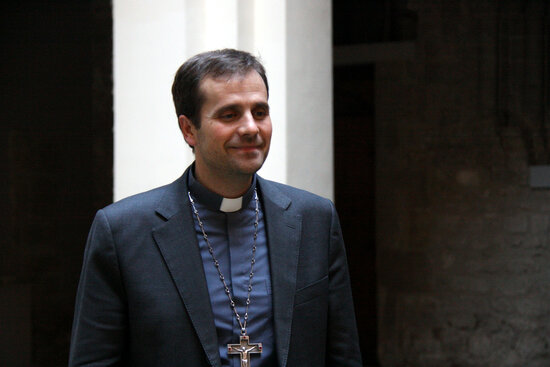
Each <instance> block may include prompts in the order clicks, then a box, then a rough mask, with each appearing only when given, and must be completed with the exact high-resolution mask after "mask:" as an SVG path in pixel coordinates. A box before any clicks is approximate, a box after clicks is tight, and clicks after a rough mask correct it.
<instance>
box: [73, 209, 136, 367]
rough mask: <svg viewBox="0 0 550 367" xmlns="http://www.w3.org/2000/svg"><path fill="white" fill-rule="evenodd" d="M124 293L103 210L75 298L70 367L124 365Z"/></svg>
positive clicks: (93, 230) (90, 238) (94, 227)
mask: <svg viewBox="0 0 550 367" xmlns="http://www.w3.org/2000/svg"><path fill="white" fill-rule="evenodd" d="M126 329H127V314H126V302H125V296H124V289H123V285H122V281H121V276H120V272H119V266H118V258H117V253H116V249H115V246H114V243H113V237H112V234H111V228H110V226H109V223H108V221H107V218H106V216H105V214H104V213H103V211H102V210H100V211H99V212H98V213H97V215H96V217H95V219H94V222H93V224H92V228H91V230H90V234H89V235H88V242H87V244H86V250H85V252H84V263H83V266H82V273H81V275H80V283H79V286H78V292H77V296H76V305H75V314H74V321H73V329H72V336H71V350H70V355H69V367H73V366H87V365H93V366H117V365H121V363H122V360H123V355H124V351H125V350H126Z"/></svg>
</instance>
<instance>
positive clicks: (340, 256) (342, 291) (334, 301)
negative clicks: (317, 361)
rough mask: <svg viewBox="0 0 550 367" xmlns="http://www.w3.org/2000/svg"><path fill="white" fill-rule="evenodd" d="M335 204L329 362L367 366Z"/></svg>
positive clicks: (331, 258) (349, 365)
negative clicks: (360, 345)
mask: <svg viewBox="0 0 550 367" xmlns="http://www.w3.org/2000/svg"><path fill="white" fill-rule="evenodd" d="M331 207H332V221H331V234H330V248H329V252H330V253H329V314H328V334H327V338H328V339H327V349H326V351H327V358H326V362H327V363H326V365H327V366H331V367H337V366H342V367H344V366H345V367H352V366H357V367H360V366H363V364H362V362H361V352H360V350H359V338H358V335H357V325H356V322H355V312H354V307H353V299H352V295H351V285H350V279H349V273H348V264H347V259H346V251H345V248H344V240H343V238H342V231H341V228H340V221H339V219H338V214H337V213H336V209H335V208H334V204H331Z"/></svg>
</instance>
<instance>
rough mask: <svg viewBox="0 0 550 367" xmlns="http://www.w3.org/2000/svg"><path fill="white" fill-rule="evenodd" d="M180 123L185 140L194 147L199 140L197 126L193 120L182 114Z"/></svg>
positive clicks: (179, 118) (179, 119)
mask: <svg viewBox="0 0 550 367" xmlns="http://www.w3.org/2000/svg"><path fill="white" fill-rule="evenodd" d="M178 124H179V126H180V130H181V133H182V134H183V139H184V140H185V142H186V143H187V144H189V146H191V147H194V146H195V143H196V141H197V128H196V127H195V125H193V123H192V122H191V120H190V119H189V118H187V116H185V115H180V116H179V117H178Z"/></svg>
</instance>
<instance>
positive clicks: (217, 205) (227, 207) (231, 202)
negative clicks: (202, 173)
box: [188, 164, 256, 213]
mask: <svg viewBox="0 0 550 367" xmlns="http://www.w3.org/2000/svg"><path fill="white" fill-rule="evenodd" d="M194 171H195V165H194V164H193V166H192V167H191V169H190V170H189V182H188V184H189V191H190V192H191V194H192V195H193V197H194V199H195V200H197V201H198V202H200V203H201V204H203V205H205V206H206V207H208V208H209V209H212V210H219V211H222V212H226V213H230V212H236V211H238V210H240V209H241V208H243V207H247V206H248V203H249V202H250V200H251V199H252V197H253V196H254V188H255V187H256V174H254V176H253V177H252V184H251V185H250V187H249V188H248V190H247V191H246V192H245V193H244V195H243V196H240V197H238V198H224V197H223V196H221V195H218V194H216V193H215V192H213V191H210V190H209V189H207V188H206V187H204V186H203V185H202V184H201V183H200V182H199V181H197V179H196V178H195V173H194Z"/></svg>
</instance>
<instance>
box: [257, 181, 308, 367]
mask: <svg viewBox="0 0 550 367" xmlns="http://www.w3.org/2000/svg"><path fill="white" fill-rule="evenodd" d="M258 184H259V187H260V192H261V194H262V203H263V207H264V215H265V224H266V228H267V243H268V246H269V259H270V267H271V283H272V288H273V316H274V323H275V325H274V327H275V345H276V348H277V358H278V360H279V365H280V366H286V361H287V358H288V351H289V346H290V330H291V327H292V312H293V310H294V294H295V291H296V272H297V267H298V255H299V244H300V233H301V227H302V218H301V216H300V215H299V214H297V213H295V212H294V211H293V210H291V209H290V208H289V207H290V203H291V201H290V199H289V198H288V197H287V196H286V195H284V194H283V193H282V192H281V191H280V190H278V189H277V188H276V187H275V186H274V185H273V184H272V183H270V182H269V181H266V180H263V179H261V178H258Z"/></svg>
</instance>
